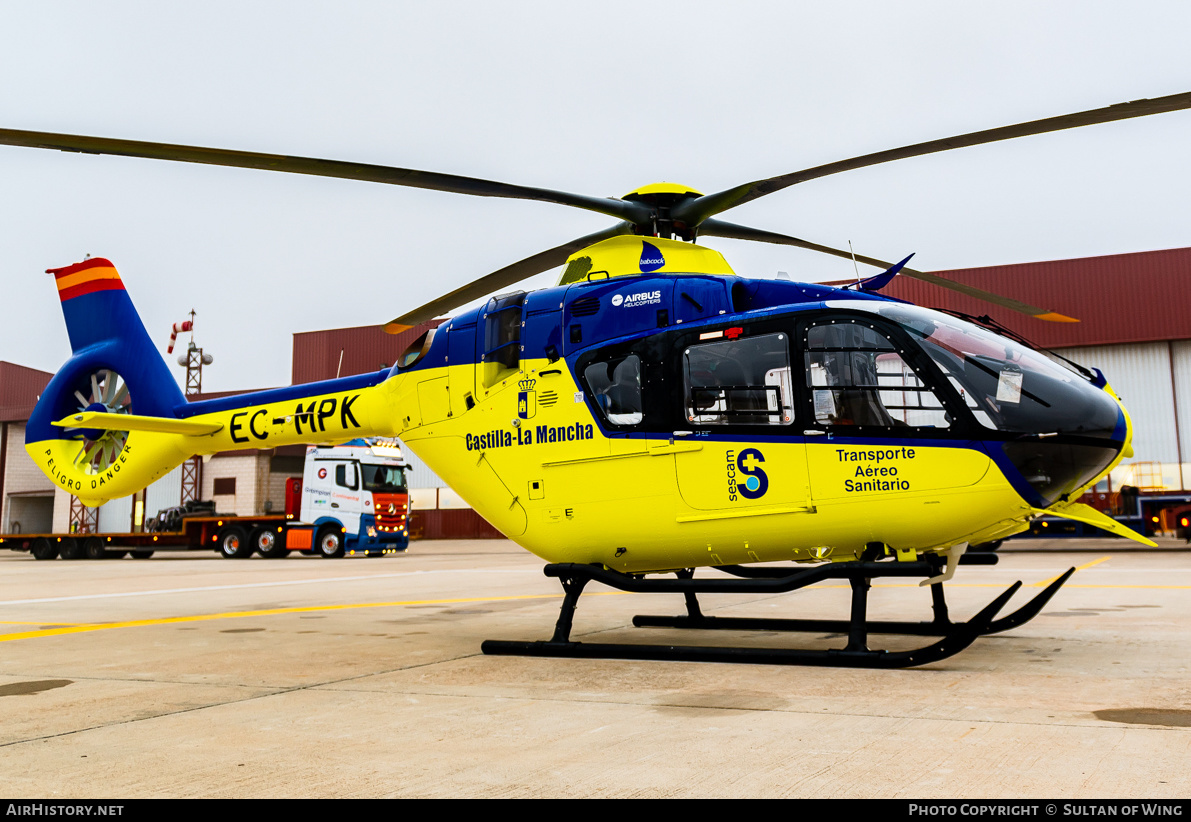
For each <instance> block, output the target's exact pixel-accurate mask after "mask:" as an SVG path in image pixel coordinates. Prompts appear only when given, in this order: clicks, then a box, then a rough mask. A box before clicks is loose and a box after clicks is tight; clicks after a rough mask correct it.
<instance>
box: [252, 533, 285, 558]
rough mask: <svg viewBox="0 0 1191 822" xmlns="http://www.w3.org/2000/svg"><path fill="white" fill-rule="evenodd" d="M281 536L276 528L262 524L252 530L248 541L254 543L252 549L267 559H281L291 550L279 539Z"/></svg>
mask: <svg viewBox="0 0 1191 822" xmlns="http://www.w3.org/2000/svg"><path fill="white" fill-rule="evenodd" d="M279 536H281V535H280V534H278V533H277V529H276V528H269V527H268V526H261V527H260V528H257V529H256V530H255V531H253V532H252V536H251V537H249V539H248V541H249V542H250V543H252V549H253V550H254V551H256V552H257V553H258V554H260V555H261V556H262V557H264V558H265V559H281V558H282V557H284V556H285V555H286V554H288V553H289V551H288V550H286V547H285V543H284V542H282V541H281V540H279V539H278V537H279Z"/></svg>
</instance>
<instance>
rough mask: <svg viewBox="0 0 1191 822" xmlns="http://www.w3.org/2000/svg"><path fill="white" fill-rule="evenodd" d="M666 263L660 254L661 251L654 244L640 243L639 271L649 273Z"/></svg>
mask: <svg viewBox="0 0 1191 822" xmlns="http://www.w3.org/2000/svg"><path fill="white" fill-rule="evenodd" d="M665 264H666V258H665V257H663V256H662V252H661V251H659V250H658V247H657V246H656V245H652V244H651V243H646V242H642V243H641V271H642V272H643V273H645V274H649V273H651V272H653V271H657V270H658V269H659V268H661V267H662V266H664V265H665Z"/></svg>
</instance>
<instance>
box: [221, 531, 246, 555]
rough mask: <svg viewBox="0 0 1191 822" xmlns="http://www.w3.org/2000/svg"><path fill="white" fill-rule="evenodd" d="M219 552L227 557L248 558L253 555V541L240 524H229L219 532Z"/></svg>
mask: <svg viewBox="0 0 1191 822" xmlns="http://www.w3.org/2000/svg"><path fill="white" fill-rule="evenodd" d="M219 553H221V554H223V556H224V557H225V558H226V559H247V558H248V557H250V556H252V543H250V542H249V541H248V535H247V534H245V533H244V529H243V528H241V527H240V526H239V525H229V526H228V527H227V528H224V529H223V530H222V531H220V532H219Z"/></svg>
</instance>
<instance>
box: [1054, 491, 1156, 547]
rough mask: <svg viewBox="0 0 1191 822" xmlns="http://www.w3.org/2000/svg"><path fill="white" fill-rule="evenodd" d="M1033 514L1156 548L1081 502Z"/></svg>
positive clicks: (1147, 540) (1149, 541)
mask: <svg viewBox="0 0 1191 822" xmlns="http://www.w3.org/2000/svg"><path fill="white" fill-rule="evenodd" d="M1034 513H1036V514H1045V515H1048V516H1052V517H1062V518H1063V519H1070V520H1074V521H1076V522H1082V523H1084V524H1085V525H1095V526H1096V527H1097V528H1099V529H1100V530H1101V531H1108V533H1110V534H1116V535H1117V536H1118V537H1126V538H1127V539H1131V540H1133V541H1134V542H1140V543H1141V544H1142V545H1147V546H1149V547H1150V548H1157V547H1158V543H1156V542H1154V541H1153V540H1151V539H1147V538H1146V537H1143V536H1142V535H1141V534H1139V533H1137V532H1136V531H1134V530H1133V529H1132V528H1129V527H1127V526H1125V525H1122V524H1121V523H1119V522H1117V521H1116V520H1115V519H1113V518H1112V517H1110V516H1108V515H1107V514H1102V513H1100V512H1099V511H1097V510H1096V509H1095V508H1093V507H1092V506H1090V505H1084V504H1083V503H1082V502H1073V503H1071V504H1070V505H1065V506H1063V507H1062V508H1048V509H1042V508H1035V509H1034Z"/></svg>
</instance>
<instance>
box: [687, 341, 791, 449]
mask: <svg viewBox="0 0 1191 822" xmlns="http://www.w3.org/2000/svg"><path fill="white" fill-rule="evenodd" d="M730 330H731V329H730ZM736 330H737V331H739V329H736ZM789 348H790V345H789V338H788V335H786V334H762V335H759V336H756V337H741V338H739V339H734V340H724V341H721V342H709V343H701V344H699V345H692V346H691V347H690V348H688V349H686V351H685V352H684V355H683V359H684V363H683V371H684V375H685V379H686V406H685V409H686V410H685V413H686V418H687V422H690V423H694V424H697V425H789V424H790V423H791V422H792V421H793V419H794V402H793V395H792V391H791V380H790V354H789Z"/></svg>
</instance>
